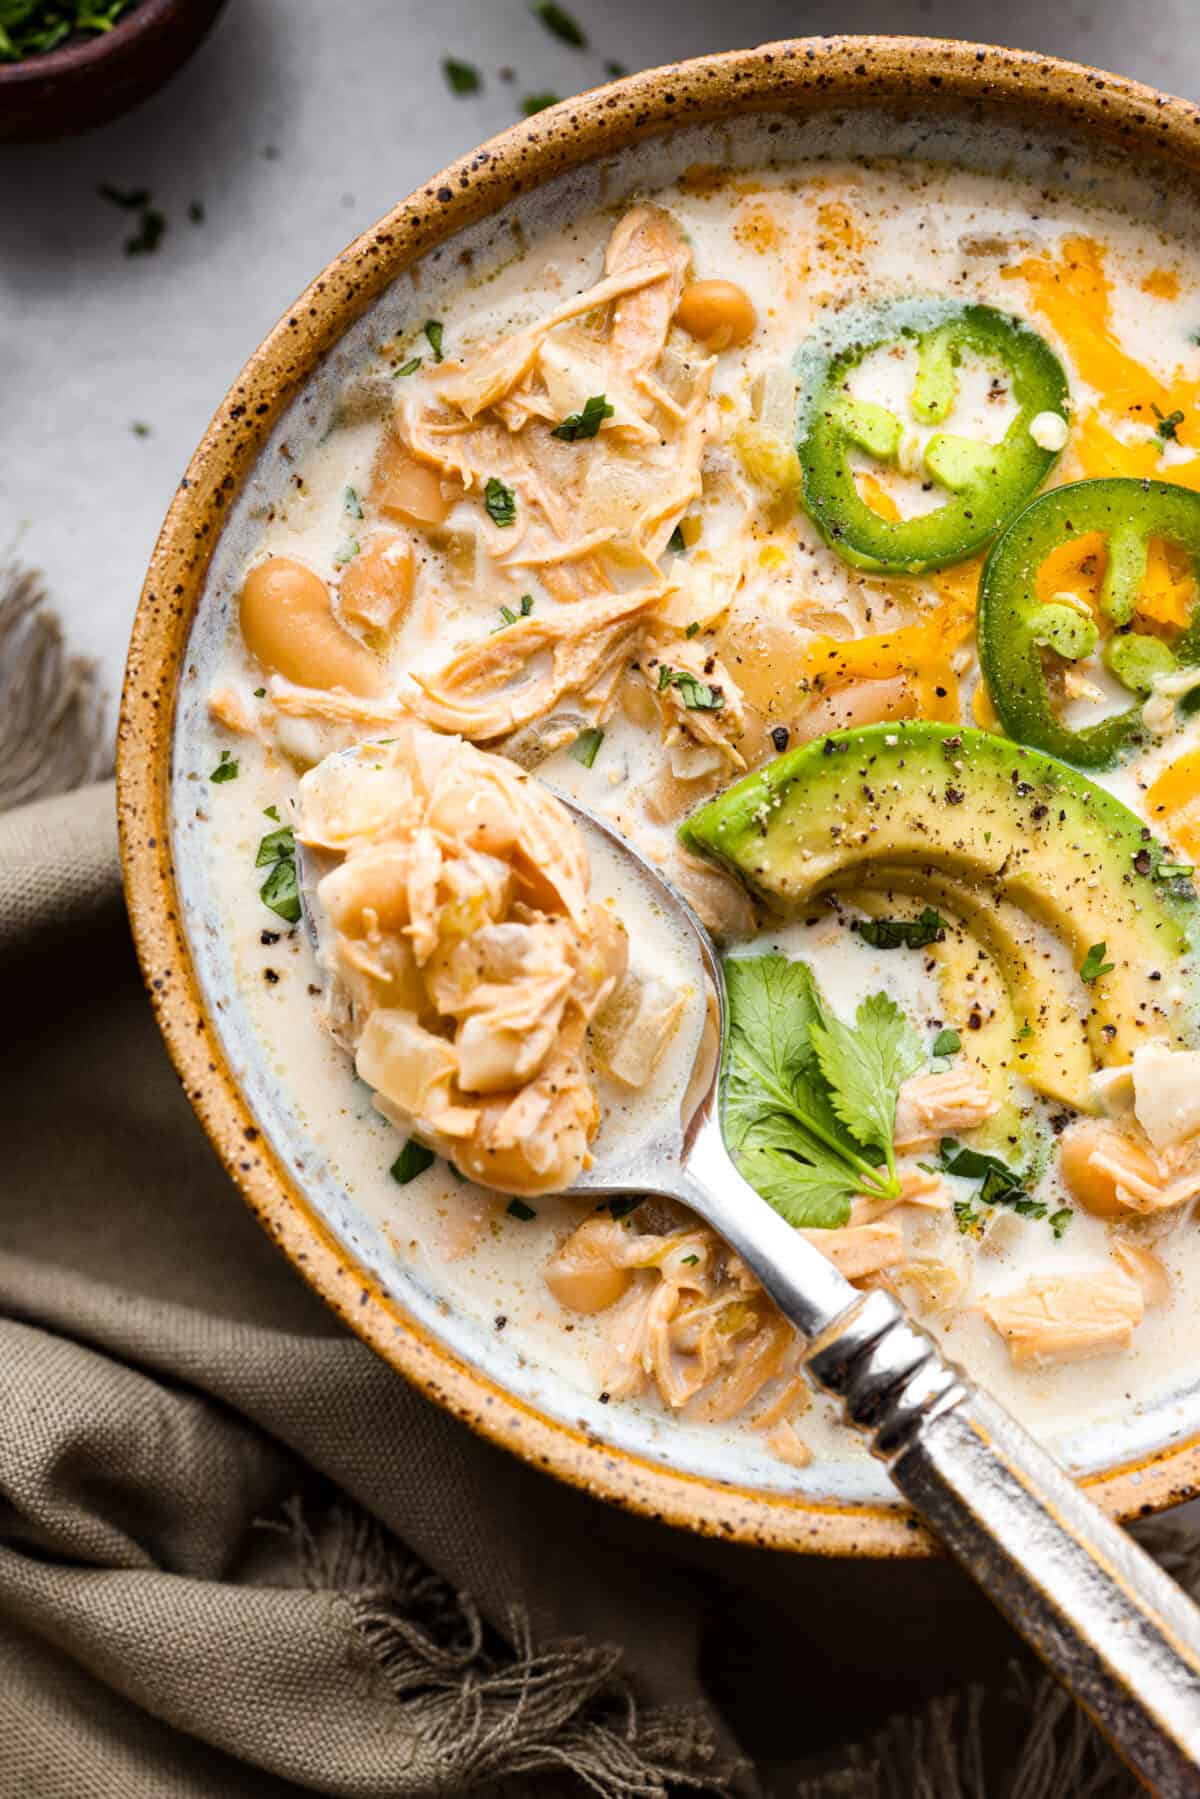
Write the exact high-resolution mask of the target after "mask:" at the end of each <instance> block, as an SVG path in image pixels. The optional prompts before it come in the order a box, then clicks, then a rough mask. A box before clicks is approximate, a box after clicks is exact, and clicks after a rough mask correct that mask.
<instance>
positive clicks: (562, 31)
mask: <svg viewBox="0 0 1200 1799" xmlns="http://www.w3.org/2000/svg"><path fill="white" fill-rule="evenodd" d="M530 10H531V11H532V13H533V14H534V16H535V18H539V19H540V20H541V21H542V24H543V25H544V26H545V27H546V30H547V31H548V32H549V33H550V34H551V36H552V37H556V38H557V39H558V40H559V42H560V43H563V44H570V46H571V48H572V49H573V50H586V49H587V35H586V33H585V32H584V30H583V28H582V26H581V25H579V24H578V23H577V21H576V20H575V19H573V18H572V17H571V15H570V13H569V12H568V11H567V10H566V8H565V7H562V6H560V5H559V4H558V0H536V3H535V4H534V6H532V7H531V8H530Z"/></svg>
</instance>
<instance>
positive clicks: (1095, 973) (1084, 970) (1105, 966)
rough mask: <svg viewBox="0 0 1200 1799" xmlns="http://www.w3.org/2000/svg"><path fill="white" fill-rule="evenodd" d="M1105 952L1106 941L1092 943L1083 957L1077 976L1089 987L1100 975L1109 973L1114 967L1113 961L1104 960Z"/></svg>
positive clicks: (1106, 950) (1106, 949)
mask: <svg viewBox="0 0 1200 1799" xmlns="http://www.w3.org/2000/svg"><path fill="white" fill-rule="evenodd" d="M1107 954H1108V945H1107V943H1093V944H1092V945H1091V947H1090V949H1089V950H1088V953H1087V955H1086V956H1085V957H1084V958H1083V962H1082V963H1081V965H1080V969H1079V978H1080V980H1081V981H1086V982H1087V984H1088V986H1089V987H1090V986H1091V984H1092V982H1093V981H1098V980H1099V979H1100V976H1101V975H1104V974H1111V973H1112V971H1113V969H1114V968H1115V967H1116V963H1115V962H1106V961H1105V960H1104V958H1105V956H1106V955H1107Z"/></svg>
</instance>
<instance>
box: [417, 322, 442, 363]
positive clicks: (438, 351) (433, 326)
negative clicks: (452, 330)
mask: <svg viewBox="0 0 1200 1799" xmlns="http://www.w3.org/2000/svg"><path fill="white" fill-rule="evenodd" d="M421 329H422V330H423V331H424V333H425V336H426V338H427V339H428V341H429V348H430V349H431V350H432V351H433V360H434V361H435V362H441V361H442V360H443V357H442V333H443V332H444V331H445V329H446V327H445V326H444V325H443V324H442V321H441V319H426V320H425V323H424V324H423V325H422V327H421Z"/></svg>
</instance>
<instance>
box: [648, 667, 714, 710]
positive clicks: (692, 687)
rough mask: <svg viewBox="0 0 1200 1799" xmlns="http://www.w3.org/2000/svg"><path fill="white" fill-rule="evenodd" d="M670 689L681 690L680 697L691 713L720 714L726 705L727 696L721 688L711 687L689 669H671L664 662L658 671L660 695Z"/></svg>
mask: <svg viewBox="0 0 1200 1799" xmlns="http://www.w3.org/2000/svg"><path fill="white" fill-rule="evenodd" d="M668 687H677V688H678V689H679V697H680V698H681V699H682V701H683V703H684V705H685V707H686V708H687V710H688V711H689V712H719V711H720V710H721V708H722V706H723V705H724V704H725V695H724V694H723V693H722V692H721V689H720V688H719V687H710V686H709V684H708V682H707V681H702V680H700V678H699V676H698V675H694V674H692V673H691V671H690V670H689V669H686V668H671V667H670V666H669V665H668V664H667V663H665V662H664V663H662V664H660V666H659V670H658V691H659V693H662V692H663V691H664V690H665V689H666V688H668Z"/></svg>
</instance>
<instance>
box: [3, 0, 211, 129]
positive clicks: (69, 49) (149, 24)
mask: <svg viewBox="0 0 1200 1799" xmlns="http://www.w3.org/2000/svg"><path fill="white" fill-rule="evenodd" d="M224 4H225V0H137V4H136V5H134V6H133V7H132V8H131V9H130V10H129V12H127V13H125V14H124V15H123V17H121V18H120V19H118V21H117V23H116V24H115V25H114V26H113V28H112V30H111V31H103V32H98V33H96V34H95V35H94V36H92V37H71V38H68V39H67V40H66V42H65V43H62V44H60V45H59V47H58V49H57V50H49V51H46V52H44V53H43V54H40V55H35V56H29V57H26V58H25V60H24V61H23V62H6V63H0V142H3V143H10V144H16V143H33V142H36V141H38V140H41V139H45V138H52V137H69V136H71V135H73V134H74V133H75V132H78V131H88V130H90V129H91V127H92V126H93V125H103V124H104V123H105V122H106V121H107V120H109V119H115V118H116V117H117V116H118V114H120V113H123V112H128V111H129V110H130V108H131V107H133V106H137V105H139V104H140V103H141V102H142V101H143V100H147V99H149V97H150V95H151V94H153V93H155V92H156V91H157V89H158V88H160V87H161V86H162V84H163V82H164V81H167V80H169V78H170V77H171V76H172V75H173V74H174V73H175V71H176V69H179V68H182V67H183V65H184V63H185V62H186V61H187V59H188V57H189V56H191V54H192V52H193V51H194V50H195V49H196V48H197V47H198V45H199V44H200V43H201V41H202V40H203V39H204V37H205V36H207V34H208V31H209V28H210V27H211V26H212V24H213V21H214V20H215V19H216V16H217V14H218V13H219V12H220V10H221V8H222V7H223V6H224Z"/></svg>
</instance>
